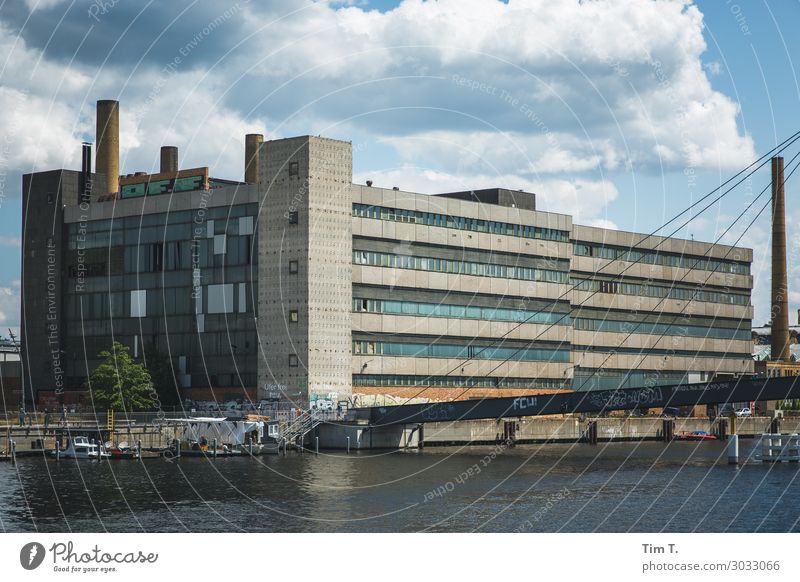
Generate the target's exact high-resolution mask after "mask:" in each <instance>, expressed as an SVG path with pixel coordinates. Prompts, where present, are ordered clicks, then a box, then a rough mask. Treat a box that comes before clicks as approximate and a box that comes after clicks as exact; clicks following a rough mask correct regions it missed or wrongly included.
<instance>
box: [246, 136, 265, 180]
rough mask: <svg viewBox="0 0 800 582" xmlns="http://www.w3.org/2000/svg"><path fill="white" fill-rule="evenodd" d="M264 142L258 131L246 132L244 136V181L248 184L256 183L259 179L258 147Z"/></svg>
mask: <svg viewBox="0 0 800 582" xmlns="http://www.w3.org/2000/svg"><path fill="white" fill-rule="evenodd" d="M263 142H264V136H263V135H261V134H260V133H248V134H247V135H246V136H245V137H244V181H245V182H247V183H248V184H258V179H259V149H260V148H261V144H262V143H263Z"/></svg>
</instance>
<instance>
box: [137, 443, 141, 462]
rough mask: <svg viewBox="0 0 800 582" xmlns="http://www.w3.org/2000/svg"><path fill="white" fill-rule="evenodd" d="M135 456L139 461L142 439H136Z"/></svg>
mask: <svg viewBox="0 0 800 582" xmlns="http://www.w3.org/2000/svg"><path fill="white" fill-rule="evenodd" d="M136 456H137V457H139V460H140V461H141V460H142V439H139V440H137V441H136Z"/></svg>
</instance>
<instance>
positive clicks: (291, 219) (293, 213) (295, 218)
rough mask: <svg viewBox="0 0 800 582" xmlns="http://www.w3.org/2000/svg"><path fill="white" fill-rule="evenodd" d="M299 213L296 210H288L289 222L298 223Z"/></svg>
mask: <svg viewBox="0 0 800 582" xmlns="http://www.w3.org/2000/svg"><path fill="white" fill-rule="evenodd" d="M299 215H300V213H299V212H298V211H297V210H292V211H290V212H289V224H298V223H299Z"/></svg>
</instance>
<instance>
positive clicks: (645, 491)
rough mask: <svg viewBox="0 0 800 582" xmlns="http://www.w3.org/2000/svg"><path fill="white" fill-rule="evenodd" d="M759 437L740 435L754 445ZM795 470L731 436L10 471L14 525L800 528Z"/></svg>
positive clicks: (4, 509)
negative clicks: (735, 456)
mask: <svg viewBox="0 0 800 582" xmlns="http://www.w3.org/2000/svg"><path fill="white" fill-rule="evenodd" d="M752 444H753V443H752V442H748V441H744V442H743V443H742V450H743V452H747V450H748V449H749V448H750V447H752ZM798 474H800V466H799V465H798V464H787V463H784V464H775V465H767V464H761V463H757V462H755V461H750V462H748V463H746V464H744V465H742V466H740V467H738V468H737V467H731V466H729V465H727V462H726V456H725V449H724V445H723V444H721V443H672V444H671V445H670V446H668V447H665V446H664V445H663V444H660V443H640V444H636V443H624V444H611V445H605V446H604V445H600V446H594V447H592V446H589V445H542V446H524V447H523V446H520V447H517V448H515V449H508V450H502V449H496V448H494V447H474V448H464V449H455V448H442V449H438V448H428V449H425V451H424V452H417V451H414V452H395V453H373V454H364V453H361V454H353V455H349V456H346V455H343V454H341V453H336V454H330V455H326V454H320V455H319V456H318V457H317V456H314V455H311V454H305V455H299V454H290V455H289V456H288V457H275V456H266V457H259V458H256V459H247V458H239V459H217V460H216V461H207V460H204V459H188V458H184V459H180V460H178V461H174V462H167V461H164V460H160V459H159V460H149V461H145V462H143V463H139V462H132V461H118V462H111V463H108V462H104V463H97V462H90V461H67V460H61V461H59V462H55V461H52V460H48V461H44V460H42V459H20V461H19V463H18V464H17V465H16V466H12V465H11V464H9V463H3V464H2V465H0V527H2V529H3V530H4V531H34V530H39V531H419V530H432V531H473V530H479V531H534V532H536V531H548V532H549V531H577V532H584V531H615V532H616V531H623V532H624V531H662V530H663V531H695V530H696V531H778V532H785V531H800V525H799V521H800V493H799V492H798V489H799V487H798V486H799V485H800V479H798Z"/></svg>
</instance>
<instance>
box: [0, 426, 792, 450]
mask: <svg viewBox="0 0 800 582" xmlns="http://www.w3.org/2000/svg"><path fill="white" fill-rule="evenodd" d="M91 417H93V415H83V416H80V415H73V417H72V418H71V419H69V420H68V423H67V425H66V426H63V425H59V424H56V425H50V426H48V427H47V428H45V426H44V424H42V423H41V422H40V421H39V419H36V421H35V422H34V421H32V422H31V424H30V425H25V426H14V425H13V424H11V423H9V422H6V423H5V425H0V459H2V460H10V452H11V442H12V441H13V442H14V444H15V453H16V456H18V457H26V456H42V455H43V454H45V453H46V452H48V451H54V450H55V448H56V441H59V442H60V445H61V447H62V450H63V446H64V443H65V441H66V439H68V438H71V437H73V436H78V435H80V436H87V437H88V438H90V439H95V440H97V441H98V442H108V441H111V442H114V443H120V442H126V443H128V444H129V445H130V446H132V447H133V446H136V445H138V446H141V448H142V449H143V450H146V451H151V452H164V451H169V450H174V446H175V443H176V439H180V434H179V432H178V429H177V427H176V425H174V424H171V423H165V422H163V421H159V420H158V419H157V418H154V417H153V418H151V417H152V415H141V418H140V419H138V420H134V419H130V418H128V419H127V420H123V419H115V420H114V422H113V426H111V427H109V425H108V424H107V423H106V422H105V419H104V420H103V421H99V422H98V421H97V420H92V418H91ZM306 426H307V431H306V432H303V433H300V434H296V435H295V437H294V438H292V439H290V442H287V443H285V445H286V446H285V447H284V449H283V452H284V453H285V452H287V450H296V451H304V452H316V451H318V450H343V451H369V450H398V449H416V448H425V447H445V446H469V445H472V446H478V445H491V444H495V443H507V444H508V443H510V444H512V445H514V446H517V445H526V444H546V443H585V444H597V443H604V442H623V441H671V440H673V439H680V438H681V437H682V436H684V435H688V434H690V433H694V432H705V433H707V434H709V435H713V436H716V437H717V438H719V439H720V440H724V439H725V438H726V437H727V436H728V435H729V434H734V433H735V434H737V435H738V436H739V437H741V438H758V437H760V436H761V435H762V434H765V433H775V432H783V433H788V434H792V433H798V432H800V417H796V416H787V417H784V418H781V419H779V420H776V419H774V418H772V417H767V416H753V417H747V418H736V419H735V420H732V419H730V418H727V417H718V418H714V419H712V418H709V417H692V418H663V417H659V416H642V417H637V416H606V417H579V416H577V415H564V416H549V417H531V418H525V417H523V418H515V419H500V420H467V421H453V422H430V423H425V424H416V423H415V424H408V425H402V424H398V425H392V426H382V427H376V426H370V425H369V424H368V423H365V422H348V421H345V420H325V421H320V422H317V423H314V424H313V426H311V425H309V424H307V425H306ZM283 432H284V433H285V432H287V429H286V428H284V429H283ZM219 444H220V446H221V445H222V444H223V443H222V442H220V443H219ZM181 446H182V448H184V451H183V452H182V454H183V455H185V456H191V455H193V454H194V453H195V452H194V451H186V450H185V444H183V445H181ZM280 451H281V449H280V446H277V447H273V448H272V449H270V452H273V453H278V452H280ZM246 452H247V448H246V447H244V448H242V449H239V450H235V451H234V450H230V451H228V450H225V451H222V450H220V451H219V453H218V454H219V456H223V455H230V454H237V455H238V454H244V453H246ZM207 453H208V456H216V455H215V454H214V451H210V452H207Z"/></svg>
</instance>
